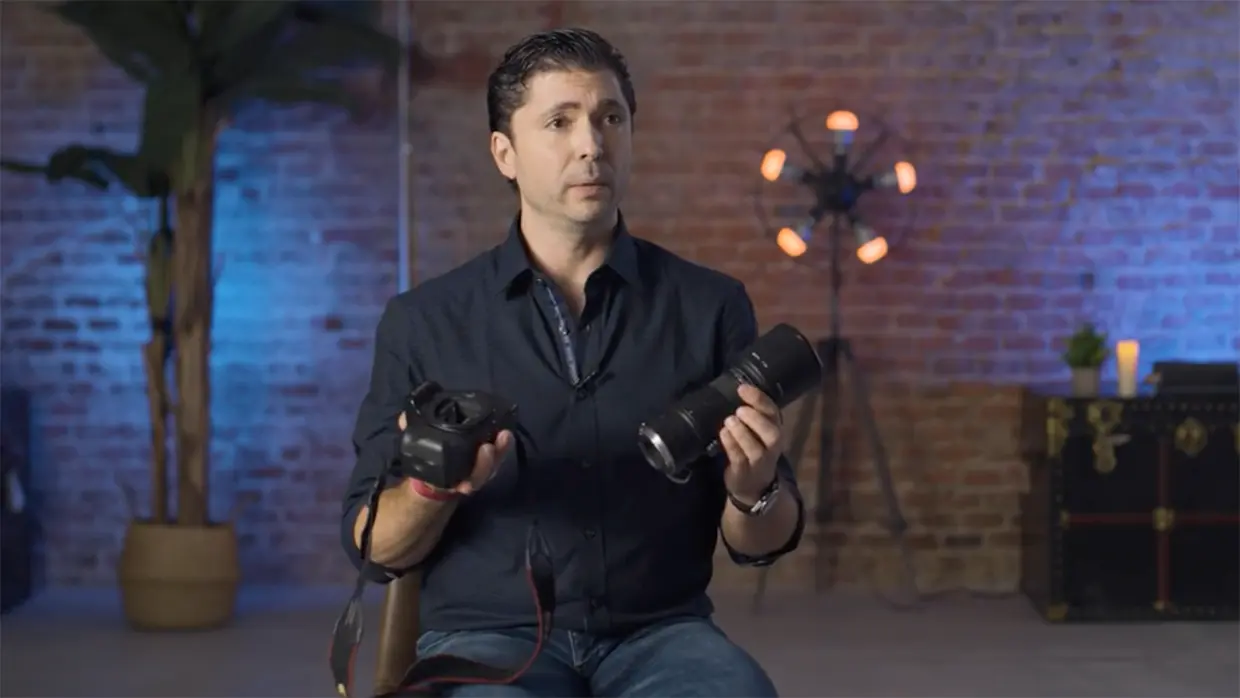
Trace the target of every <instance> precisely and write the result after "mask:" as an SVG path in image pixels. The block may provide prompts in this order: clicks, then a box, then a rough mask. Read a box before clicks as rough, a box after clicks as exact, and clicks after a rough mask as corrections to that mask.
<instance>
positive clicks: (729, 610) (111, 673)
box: [0, 589, 1240, 698]
mask: <svg viewBox="0 0 1240 698" xmlns="http://www.w3.org/2000/svg"><path fill="white" fill-rule="evenodd" d="M345 596H346V592H345V591H342V590H335V589H333V590H308V591H297V592H288V591H280V590H248V591H247V592H246V593H245V594H244V596H243V599H242V604H241V608H240V612H239V616H238V619H237V622H236V624H235V625H234V626H232V627H230V628H228V629H226V630H222V631H219V632H215V633H204V634H183V635H143V634H138V633H133V632H130V631H128V630H126V629H125V627H124V626H123V624H122V622H121V619H120V614H119V611H118V609H117V604H116V602H115V598H114V593H112V592H103V591H90V592H83V591H75V592H66V591H57V592H48V593H45V594H43V595H41V596H40V597H38V598H36V599H35V600H34V601H33V602H31V603H30V604H28V605H27V606H25V607H23V608H21V609H19V610H17V611H15V612H14V613H12V614H10V615H6V616H5V617H4V619H3V621H2V624H0V657H2V660H3V661H2V663H0V669H2V671H0V695H3V696H5V697H6V698H21V697H25V696H57V697H61V698H64V697H68V696H84V697H85V696H90V697H92V698H99V697H104V696H150V697H152V698H154V697H159V698H174V697H182V696H204V697H205V696H213V697H219V696H234V697H245V696H252V697H256V698H257V697H260V696H262V697H268V696H270V697H275V696H297V697H299V698H306V697H308V696H332V695H334V691H333V690H332V685H331V681H330V678H329V673H328V670H327V663H326V653H327V642H328V635H329V634H330V632H331V628H332V624H333V622H334V621H335V617H336V614H337V613H338V611H339V606H340V604H341V603H343V600H344V598H345ZM716 601H717V603H718V605H719V607H720V612H719V620H720V623H721V625H722V626H723V627H724V628H725V629H726V630H727V631H728V632H729V634H730V635H732V637H733V638H735V639H736V640H737V641H738V642H740V643H741V644H742V645H744V646H745V647H747V648H749V650H750V651H751V652H753V653H754V655H755V656H757V658H758V659H759V660H760V661H761V662H762V663H763V664H764V665H765V666H766V667H767V668H768V670H769V671H770V673H771V675H772V677H773V678H774V679H775V682H776V684H777V685H778V686H779V688H780V690H781V692H782V693H783V695H785V696H789V697H791V696H892V697H896V696H899V697H905V698H908V697H913V696H927V697H929V696H949V695H951V696H985V697H987V698H998V697H1000V696H1100V697H1101V696H1124V697H1126V698H1138V697H1140V696H1164V697H1165V696H1181V697H1188V696H1192V697H1194V698H1196V697H1201V696H1231V697H1235V696H1238V695H1240V661H1238V657H1240V635H1238V634H1237V625H1236V624H1235V623H1218V624H1156V625H1094V626H1051V625H1047V624H1044V623H1043V622H1042V621H1041V620H1040V619H1038V618H1037V617H1036V616H1035V615H1034V614H1033V612H1032V611H1031V610H1030V609H1029V607H1028V605H1027V604H1026V603H1024V601H1023V600H1019V599H1010V600H999V601H995V600H975V599H966V598H949V599H944V600H940V601H936V602H933V603H932V604H930V605H928V606H927V607H925V608H924V609H922V610H918V611H898V610H893V609H890V608H888V607H885V606H883V605H881V604H880V603H878V602H877V601H875V600H873V599H871V598H868V597H861V596H853V595H845V594H842V593H837V594H829V595H825V596H822V597H818V598H806V597H792V596H772V597H770V598H769V599H768V601H767V603H766V606H765V610H764V611H763V612H762V613H761V614H759V615H756V616H755V615H752V614H751V612H750V611H749V606H748V604H747V602H746V600H745V599H743V598H741V597H739V596H738V597H726V596H724V597H717V598H716ZM376 612H377V604H376V608H375V609H373V610H372V617H373V615H374V614H375V613H376ZM367 627H368V632H369V635H368V637H367V644H366V647H365V650H364V651H363V654H362V656H361V657H360V658H359V666H360V667H363V668H364V669H363V671H362V674H363V676H362V677H360V678H359V680H360V681H363V682H364V683H363V685H362V686H359V687H358V688H359V689H362V690H366V689H368V688H369V685H368V684H369V677H368V676H366V675H365V674H368V673H369V668H370V667H371V666H373V652H374V639H375V631H374V628H375V627H376V625H375V623H374V622H370V623H369V624H368V626H367ZM360 695H366V694H365V693H360Z"/></svg>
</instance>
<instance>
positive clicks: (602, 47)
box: [487, 29, 637, 138]
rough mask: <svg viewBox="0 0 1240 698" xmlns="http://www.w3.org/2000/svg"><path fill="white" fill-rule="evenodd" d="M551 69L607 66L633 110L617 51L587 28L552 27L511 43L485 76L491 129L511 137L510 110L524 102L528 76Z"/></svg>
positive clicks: (630, 89) (624, 67)
mask: <svg viewBox="0 0 1240 698" xmlns="http://www.w3.org/2000/svg"><path fill="white" fill-rule="evenodd" d="M551 70H588V71H602V70H610V71H611V72H612V73H613V74H615V76H616V80H617V81H619V83H620V92H621V93H623V94H624V99H625V101H626V102H628V105H629V115H630V116H632V115H634V114H636V113H637V96H636V95H634V94H633V80H632V79H631V78H630V77H629V66H628V64H627V63H626V62H625V60H624V56H623V55H621V54H620V51H618V50H616V47H615V46H612V45H611V43H610V42H608V41H607V39H604V38H603V37H602V36H599V35H598V34H597V33H595V32H592V31H590V30H589V29H554V30H552V31H545V32H539V33H537V34H532V35H530V36H527V37H525V38H524V39H522V40H521V41H519V42H517V43H516V44H514V45H513V46H512V48H509V49H508V51H507V52H505V53H504V57H503V59H501V60H500V62H499V66H497V67H496V68H495V70H494V71H493V72H492V73H491V77H490V78H488V79H487V119H488V121H489V122H490V126H491V130H492V131H499V132H500V133H503V134H504V135H506V136H508V137H509V138H511V137H512V113H513V112H515V111H516V110H517V109H519V108H520V107H521V105H522V104H524V103H525V89H526V87H527V85H528V83H529V80H530V78H532V77H534V76H535V75H537V74H539V73H543V72H547V71H551Z"/></svg>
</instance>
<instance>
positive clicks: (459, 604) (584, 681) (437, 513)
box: [343, 29, 804, 698]
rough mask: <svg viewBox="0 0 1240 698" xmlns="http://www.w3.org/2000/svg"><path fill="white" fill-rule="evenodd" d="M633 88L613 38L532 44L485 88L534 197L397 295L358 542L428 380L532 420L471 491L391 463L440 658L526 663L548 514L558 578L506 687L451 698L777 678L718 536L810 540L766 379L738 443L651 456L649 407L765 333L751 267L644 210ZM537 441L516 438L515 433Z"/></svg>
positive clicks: (350, 541)
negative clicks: (731, 622)
mask: <svg viewBox="0 0 1240 698" xmlns="http://www.w3.org/2000/svg"><path fill="white" fill-rule="evenodd" d="M636 106H637V104H636V99H635V96H634V94H633V86H632V83H631V82H630V78H629V73H628V69H627V67H626V65H625V62H624V59H623V57H622V56H621V55H620V53H619V52H618V51H616V49H614V48H613V47H612V46H611V45H610V44H609V43H607V41H605V40H604V39H603V38H602V37H600V36H599V35H597V34H595V33H593V32H590V31H586V30H580V29H570V30H559V31H552V32H545V33H541V34H536V35H534V36H531V37H528V38H526V39H524V40H523V41H521V42H520V43H518V44H517V45H515V46H513V47H512V48H511V49H510V50H509V51H508V52H507V53H506V54H505V55H504V57H503V60H502V62H501V63H500V65H499V67H497V68H496V69H495V72H494V73H492V75H491V77H490V80H489V81H488V85H487V110H488V113H489V116H490V127H491V132H492V133H491V154H492V156H493V157H494V160H495V166H496V167H497V168H498V169H499V171H500V173H501V174H502V175H503V176H504V177H505V178H507V179H508V180H509V181H510V182H511V183H512V184H513V186H514V188H515V190H516V191H517V192H518V194H519V198H520V213H519V214H518V216H517V217H516V219H515V220H514V222H513V224H512V227H511V229H510V231H509V235H508V239H507V241H506V242H504V243H503V244H501V245H499V246H498V247H496V248H494V249H492V250H490V251H488V252H485V253H483V254H482V255H480V256H478V257H476V258H474V259H473V260H471V261H469V262H467V263H466V264H464V265H463V266H461V267H459V268H457V269H455V270H453V271H451V272H448V273H447V274H445V275H444V276H441V277H439V278H436V279H433V280H430V281H427V282H426V283H424V284H422V285H421V286H420V287H418V288H417V289H415V290H413V291H409V292H406V293H402V294H400V295H399V296H397V297H396V298H394V299H393V300H392V301H391V302H390V303H389V304H388V306H387V308H386V309H385V311H384V313H383V317H382V319H381V320H380V321H379V328H378V332H377V334H376V338H375V344H376V347H375V363H374V369H373V374H372V377H371V383H370V389H369V392H368V393H367V395H366V398H365V401H364V402H363V404H362V407H361V411H360V414H359V416H358V421H357V428H356V432H355V436H354V441H355V446H356V449H357V453H358V460H357V466H356V468H355V470H354V472H353V477H352V484H351V488H350V491H349V493H348V495H347V496H346V498H345V502H344V511H345V514H344V528H343V536H344V544H345V547H346V549H347V550H348V551H349V553H350V554H351V556H352V557H353V559H354V561H355V563H359V564H360V560H359V554H358V541H359V540H360V533H361V530H362V527H363V525H364V524H365V522H366V520H367V519H368V516H369V514H368V512H367V509H366V506H365V500H366V494H367V492H368V490H369V489H370V487H371V486H372V485H373V484H374V483H375V478H377V477H381V476H382V471H383V470H384V468H385V467H386V465H387V463H388V462H389V461H390V460H391V459H392V457H393V455H394V453H395V443H396V434H397V429H398V428H403V426H404V424H405V422H404V415H403V414H401V411H402V404H403V400H404V399H405V398H406V396H407V395H408V393H409V391H410V389H411V388H412V387H413V386H414V385H415V384H416V383H417V382H419V381H422V380H434V381H436V382H437V383H439V384H441V385H443V386H445V387H447V388H449V389H457V390H460V389H477V390H483V391H487V392H492V393H495V394H497V395H500V396H503V397H504V398H506V399H508V400H512V401H514V402H515V403H517V405H518V408H519V412H518V417H519V422H520V426H521V429H520V430H518V434H517V435H514V434H513V433H512V432H507V431H505V432H501V433H500V434H499V436H498V437H497V438H496V440H495V443H493V444H487V445H485V446H483V447H482V448H481V449H480V451H479V453H478V458H477V463H476V465H475V470H474V472H473V475H472V477H471V478H470V479H469V480H468V481H467V482H464V483H462V484H461V485H460V486H458V487H456V488H454V489H453V490H451V491H439V490H435V489H433V488H431V487H430V486H428V485H427V484H426V483H422V482H417V481H410V480H406V481H403V482H391V483H387V484H388V487H387V489H386V490H385V491H384V493H383V494H382V495H381V499H380V500H379V501H380V505H379V507H378V512H379V513H378V516H377V517H376V521H375V526H374V530H373V535H372V547H371V553H372V555H371V557H372V559H373V561H375V562H376V563H378V564H379V565H382V566H383V567H384V568H385V569H386V570H387V571H388V575H389V577H388V578H391V576H396V575H399V574H401V573H403V572H405V571H408V570H411V569H413V568H415V567H416V568H420V569H421V570H422V571H423V574H424V578H423V592H422V597H421V615H422V627H423V631H424V634H423V635H422V636H421V638H420V640H419V643H418V650H419V656H420V657H422V658H425V657H427V656H431V655H437V654H450V655H455V656H459V657H465V658H468V659H473V660H476V661H480V662H484V663H487V664H490V665H492V666H499V667H518V666H521V665H522V664H524V663H525V661H526V660H527V659H528V658H529V656H530V655H531V654H532V653H533V651H534V647H535V640H536V635H537V633H536V628H535V623H536V619H535V614H534V605H533V600H532V598H531V592H530V590H529V587H528V585H527V583H526V581H525V571H524V562H523V558H522V556H523V553H524V550H525V541H526V534H527V530H528V527H529V524H530V522H531V521H532V520H533V519H535V518H537V519H538V521H539V524H538V525H539V528H540V530H541V532H542V533H543V535H544V537H545V538H546V539H547V542H548V543H549V547H550V551H551V554H552V556H553V561H554V567H555V571H556V576H557V589H556V597H557V608H556V612H555V616H554V627H555V630H554V631H553V633H552V635H551V638H550V640H549V642H548V643H547V645H546V646H544V647H543V649H542V652H541V654H540V655H539V656H538V658H537V659H536V661H535V662H534V663H533V665H532V666H531V667H530V668H529V670H528V671H527V672H526V673H524V674H523V675H522V676H521V677H520V678H518V679H517V680H516V681H514V682H513V683H511V684H509V685H464V686H458V687H454V688H453V689H451V695H453V696H483V695H485V696H548V697H550V696H589V695H595V696H710V697H711V698H719V697H720V696H750V697H752V696H773V695H775V688H774V686H773V685H772V684H771V681H770V679H769V678H768V677H767V675H766V674H765V673H764V672H763V670H762V669H761V668H760V667H759V666H758V665H757V663H756V662H755V661H754V660H753V659H752V658H751V657H749V655H748V654H746V653H745V652H744V651H743V650H742V649H740V648H739V647H737V646H736V645H735V644H733V643H732V642H730V641H729V640H728V639H727V638H726V637H725V636H724V634H723V633H722V632H721V631H720V630H719V629H718V628H717V627H716V626H715V625H713V624H712V623H711V621H710V614H711V612H712V606H711V603H710V601H709V600H708V599H707V597H706V587H707V583H708V582H709V580H710V577H711V570H712V555H713V551H714V548H715V544H716V540H717V534H716V531H717V530H718V531H721V532H722V537H723V539H724V541H725V544H726V545H727V547H728V550H729V552H730V554H731V556H732V558H733V559H734V560H735V561H737V562H738V563H740V564H750V565H762V564H769V563H770V562H772V561H774V559H775V558H777V557H779V556H780V555H782V554H784V553H786V552H788V551H790V550H792V549H794V548H795V547H796V545H797V543H798V542H799V539H800V536H801V531H802V528H803V525H804V524H803V521H804V511H803V507H802V504H801V497H800V494H799V493H798V490H797V487H796V484H795V481H794V477H793V473H792V469H791V468H790V466H789V464H788V462H787V461H786V460H785V459H784V458H783V456H782V455H781V454H780V446H781V420H780V416H779V410H778V409H777V408H776V406H775V405H774V404H773V403H772V402H771V400H770V399H769V398H768V397H767V396H765V395H763V394H761V393H760V392H759V391H758V390H756V389H753V388H751V387H748V386H746V387H745V388H742V390H741V391H740V398H741V400H743V402H744V403H745V406H744V407H741V408H740V409H738V410H737V411H736V413H735V415H734V416H732V417H730V418H729V419H728V421H727V424H726V425H724V427H723V429H722V430H721V431H720V433H719V438H720V441H721V444H722V446H723V449H724V452H725V454H724V455H721V456H720V457H719V458H716V459H712V460H711V461H710V462H704V463H700V464H699V465H698V467H697V469H696V470H695V472H694V475H693V476H692V477H691V478H690V479H689V481H688V482H686V483H683V484H677V483H675V482H672V481H671V480H669V479H668V478H667V477H666V476H665V475H664V474H663V473H661V472H659V471H657V470H655V469H654V468H652V467H651V466H650V465H648V464H647V463H646V461H645V460H644V459H643V458H642V456H641V454H640V452H639V448H638V440H637V432H638V427H639V425H640V424H641V423H642V422H643V421H644V420H648V419H651V418H653V417H655V416H657V415H659V414H660V413H662V412H663V411H665V410H667V409H668V408H669V407H670V406H671V405H672V404H673V403H674V402H675V400H676V399H677V398H678V397H679V396H681V395H683V394H685V393H686V392H688V391H689V390H691V389H693V388H696V387H699V386H701V385H704V384H705V383H706V382H708V381H709V380H711V379H712V378H713V377H714V376H716V375H718V374H719V373H720V372H721V371H722V370H723V369H724V368H725V367H726V366H727V364H728V363H729V362H730V361H731V360H732V359H733V358H734V356H735V355H736V354H737V353H738V352H740V351H741V350H743V349H744V348H745V347H746V346H747V345H748V344H749V343H750V342H752V341H753V340H754V338H755V337H756V334H757V325H756V320H755V318H754V311H753V306H752V304H751V302H750V300H749V297H748V295H747V294H746V292H745V289H744V287H743V286H742V285H741V283H739V282H738V281H736V280H734V279H731V278H729V277H727V276H725V275H723V274H720V273H717V272H714V271H710V270H707V269H704V268H702V267H699V266H697V265H694V264H691V263H689V262H687V261H685V260H683V259H680V258H679V257H676V256H675V255H673V254H671V253H669V252H667V251H665V250H663V249H661V248H659V247H656V246H655V245H653V244H650V243H648V242H645V241H642V240H639V239H637V238H634V237H632V236H631V235H630V234H629V233H628V232H627V230H626V229H625V225H624V221H623V219H622V217H621V216H620V213H619V210H618V204H619V202H620V200H621V198H622V196H623V195H624V191H625V188H626V186H627V184H628V178H629V168H630V163H631V160H632V134H633V116H634V114H635V112H636ZM518 439H519V440H520V444H519V446H520V447H519V448H518V447H516V446H517V445H518V444H517V441H518Z"/></svg>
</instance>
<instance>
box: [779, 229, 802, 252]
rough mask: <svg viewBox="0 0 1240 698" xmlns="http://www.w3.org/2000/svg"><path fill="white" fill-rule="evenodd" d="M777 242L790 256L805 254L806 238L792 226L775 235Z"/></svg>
mask: <svg viewBox="0 0 1240 698" xmlns="http://www.w3.org/2000/svg"><path fill="white" fill-rule="evenodd" d="M775 244H776V245H779V249H781V250H783V252H784V254H786V255H788V256H789V257H800V256H801V255H803V254H805V250H806V249H807V248H806V245H805V240H804V239H803V238H802V237H801V236H800V235H798V234H797V231H795V230H793V229H792V228H784V229H783V230H780V231H779V235H778V236H776V237H775Z"/></svg>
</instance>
